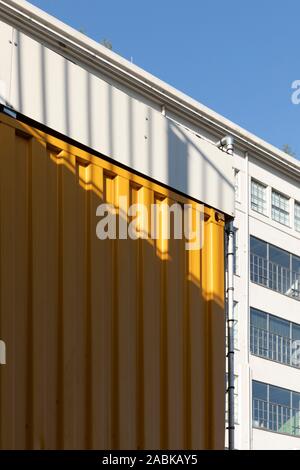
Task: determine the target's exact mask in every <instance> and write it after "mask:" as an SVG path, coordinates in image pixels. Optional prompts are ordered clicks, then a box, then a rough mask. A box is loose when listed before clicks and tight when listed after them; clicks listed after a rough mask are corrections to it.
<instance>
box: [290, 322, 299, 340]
mask: <svg viewBox="0 0 300 470" xmlns="http://www.w3.org/2000/svg"><path fill="white" fill-rule="evenodd" d="M292 338H293V340H295V339H298V340H300V325H296V324H295V323H293V324H292Z"/></svg>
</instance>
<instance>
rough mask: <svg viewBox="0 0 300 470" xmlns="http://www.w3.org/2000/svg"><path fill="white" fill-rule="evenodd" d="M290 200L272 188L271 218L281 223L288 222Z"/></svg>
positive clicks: (285, 223) (286, 223) (287, 223)
mask: <svg viewBox="0 0 300 470" xmlns="http://www.w3.org/2000/svg"><path fill="white" fill-rule="evenodd" d="M289 205H290V200H289V198H288V197H286V196H284V195H283V194H280V193H278V192H277V191H274V189H273V190H272V219H273V220H276V222H279V223H280V224H283V225H289V223H290V209H289Z"/></svg>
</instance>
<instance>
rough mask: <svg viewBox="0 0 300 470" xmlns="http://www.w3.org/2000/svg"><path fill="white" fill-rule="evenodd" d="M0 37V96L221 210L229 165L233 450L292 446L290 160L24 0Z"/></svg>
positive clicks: (299, 257)
mask: <svg viewBox="0 0 300 470" xmlns="http://www.w3.org/2000/svg"><path fill="white" fill-rule="evenodd" d="M41 38H42V41H41ZM0 40H1V63H2V64H4V65H3V66H2V67H1V68H0V103H2V104H3V105H6V106H8V107H9V108H12V109H14V110H16V111H18V112H20V113H22V114H24V115H25V116H27V117H29V118H31V119H34V120H36V121H39V122H40V123H42V124H44V125H46V126H47V127H50V128H51V129H54V130H55V131H57V132H60V133H62V134H64V135H67V136H68V137H70V138H72V139H74V140H77V141H80V142H82V143H83V144H85V145H87V146H88V147H90V148H92V149H94V150H97V151H99V152H102V153H103V154H104V155H110V154H112V155H114V156H115V158H116V160H117V161H118V162H119V163H122V164H124V165H129V166H132V168H134V169H135V170H136V171H139V172H141V173H143V174H145V175H149V174H150V172H151V177H153V179H155V180H157V181H160V182H161V183H164V184H166V185H170V186H172V187H174V188H175V189H176V190H178V191H181V192H182V193H187V192H189V193H190V194H191V195H192V196H193V197H195V198H196V199H199V200H201V201H202V202H206V203H207V204H208V205H212V206H213V207H215V208H216V207H218V208H219V209H220V208H221V209H223V211H224V213H226V214H229V215H230V216H232V215H233V213H232V212H231V207H233V190H232V183H231V180H232V178H231V177H232V172H235V181H236V202H235V221H234V225H235V228H236V232H235V235H236V237H235V243H236V258H235V271H236V274H235V276H234V278H235V291H234V295H235V318H236V323H235V375H236V381H235V382H236V387H235V395H236V400H235V402H236V409H235V415H236V433H235V447H236V448H237V449H300V418H299V415H300V365H299V364H297V360H295V355H296V356H297V354H295V345H297V343H296V342H297V341H299V340H300V162H299V161H297V160H296V159H294V158H293V157H290V156H288V155H286V154H285V153H283V152H282V151H281V150H278V149H276V148H275V147H273V146H272V145H270V144H268V143H266V142H264V141H263V140H261V139H259V138H257V137H256V136H254V135H253V134H251V133H249V132H247V131H246V130H245V129H242V128H240V127H239V126H237V125H236V124H234V123H232V122H231V121H229V120H227V119H226V118H224V117H223V116H220V115H218V114H217V113H215V112H214V111H212V110H210V109H208V108H206V107H205V106H203V105H201V104H200V103H198V102H197V101H195V100H193V99H191V98H189V97H188V96H186V95H184V94H183V93H181V92H179V91H178V90H176V89H174V88H172V87H170V86H169V85H167V84H166V83H164V82H162V81H161V80H159V79H157V78H156V77H153V76H152V75H150V74H149V73H147V72H145V71H144V70H142V69H140V68H139V67H137V66H136V65H133V64H131V63H130V62H128V61H126V60H125V59H123V58H121V57H120V56H118V55H117V54H115V53H113V52H111V51H109V50H107V49H106V48H105V47H103V46H101V45H99V44H97V43H95V42H94V41H92V40H91V39H89V38H87V37H86V36H84V35H82V34H81V33H79V32H77V31H74V30H73V29H72V28H70V27H68V26H66V25H64V24H63V23H61V22H59V21H58V20H56V19H54V18H52V17H50V16H49V15H47V14H46V13H44V12H42V11H41V10H39V9H37V8H35V7H33V6H32V5H30V4H29V3H27V2H24V1H22V0H0ZM28 64H29V65H30V66H28ZM33 70H34V71H35V73H33ZM53 71H55V76H56V77H58V76H59V77H60V78H59V80H58V79H57V80H56V81H54V80H53V79H52V78H53V76H54V73H53ZM45 77H46V78H47V77H48V79H45ZM49 77H50V78H49ZM45 84H46V85H47V86H45ZM97 103H98V105H97ZM99 103H100V104H101V106H99ZM101 113H102V114H101ZM128 116H131V118H130V119H131V121H130V119H129V118H128ZM132 123H133V124H134V126H135V127H134V128H135V129H137V130H136V131H135V132H134V133H133V132H132V129H131V124H132ZM87 124H88V125H87ZM91 129H92V132H91ZM161 129H163V131H164V134H163V133H162V131H161ZM166 129H167V130H168V132H166V131H165V130H166ZM131 134H132V135H131ZM162 135H168V139H169V141H170V142H171V144H172V145H170V146H169V147H168V142H169V141H164V140H163V139H162ZM226 135H231V136H233V137H234V141H235V146H234V168H231V163H229V164H228V162H227V161H226V158H224V159H223V157H224V155H222V154H221V152H220V151H219V150H218V149H217V145H216V144H217V142H219V140H220V139H221V138H222V137H224V136H226ZM107 136H109V137H110V138H108V137H107ZM169 148H170V151H169ZM176 152H177V153H176ZM162 156H165V157H164V159H163V162H164V165H163V164H162ZM176 162H177V163H176ZM216 163H217V165H216ZM220 165H222V166H220ZM228 165H229V168H228ZM203 168H204V169H205V172H204V171H203ZM201 172H202V174H203V175H205V177H203V178H202V183H201V184H198V179H197V178H198V176H199V174H201ZM229 174H230V175H229ZM228 175H229V176H228ZM219 181H221V182H222V184H220V183H219ZM208 183H209V184H208ZM201 185H202V186H201ZM231 201H232V204H231ZM296 359H297V357H296Z"/></svg>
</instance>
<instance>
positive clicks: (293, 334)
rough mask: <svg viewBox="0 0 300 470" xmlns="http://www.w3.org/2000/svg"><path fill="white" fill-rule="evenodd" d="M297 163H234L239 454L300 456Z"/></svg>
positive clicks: (246, 158) (249, 159)
mask: <svg viewBox="0 0 300 470" xmlns="http://www.w3.org/2000/svg"><path fill="white" fill-rule="evenodd" d="M290 162H291V158H290V157H289V156H287V157H286V165H277V164H276V162H266V160H265V159H264V157H263V156H262V155H259V154H256V155H252V154H251V152H245V153H244V154H243V155H242V154H238V153H237V154H236V155H235V175H236V216H235V222H234V225H235V227H236V272H235V302H236V303H235V318H236V323H235V375H236V382H235V386H236V390H235V394H236V401H235V404H236V410H235V416H236V419H235V420H236V434H235V447H236V448H237V449H300V418H299V414H300V411H299V410H300V406H299V405H300V363H299V354H298V353H297V351H298V350H299V340H300V218H299V215H300V212H299V208H300V179H299V175H298V174H297V171H294V170H291V168H289V164H290ZM294 164H295V165H296V166H298V167H299V162H298V161H297V160H294ZM297 341H298V343H297Z"/></svg>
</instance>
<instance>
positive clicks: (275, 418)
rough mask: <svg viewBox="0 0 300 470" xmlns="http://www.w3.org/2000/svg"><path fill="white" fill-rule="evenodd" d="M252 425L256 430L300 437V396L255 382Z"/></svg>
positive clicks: (253, 384) (253, 386)
mask: <svg viewBox="0 0 300 470" xmlns="http://www.w3.org/2000/svg"><path fill="white" fill-rule="evenodd" d="M252 424H253V427H255V428H262V429H266V430H268V431H273V432H278V433H283V434H289V435H290V436H297V437H300V394H299V393H297V392H293V391H292V390H287V389H285V388H281V387H276V386H274V385H269V384H265V383H262V382H257V381H255V380H254V381H253V382H252Z"/></svg>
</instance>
